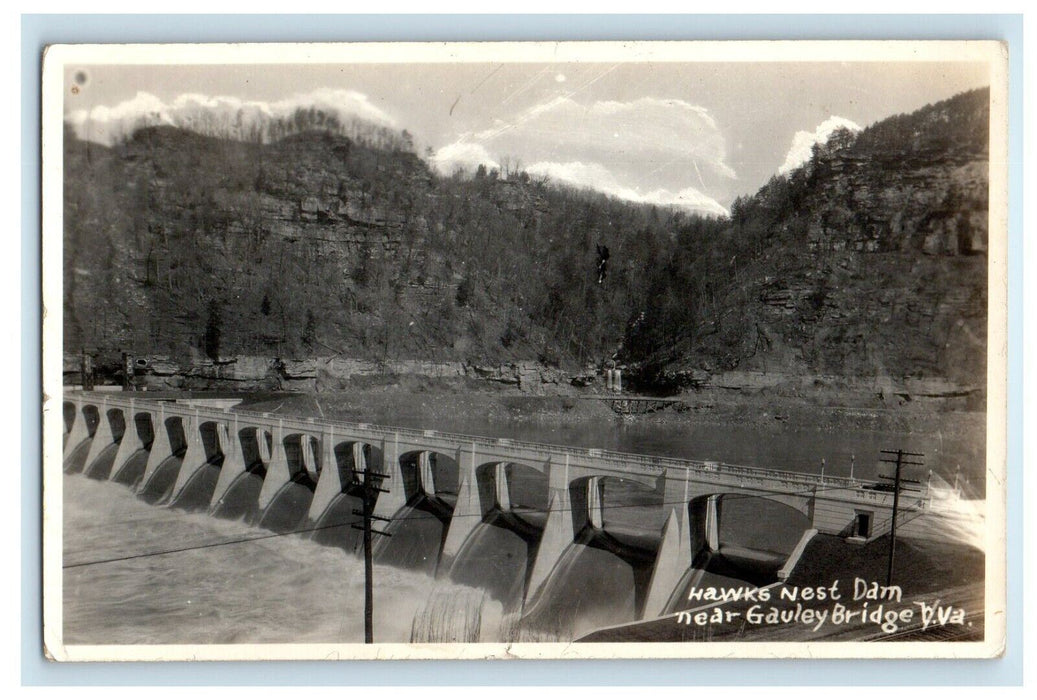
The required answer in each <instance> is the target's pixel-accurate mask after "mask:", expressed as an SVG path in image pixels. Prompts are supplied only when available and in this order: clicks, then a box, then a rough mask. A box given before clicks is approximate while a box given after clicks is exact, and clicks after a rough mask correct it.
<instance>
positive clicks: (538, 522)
mask: <svg viewBox="0 0 1037 700" xmlns="http://www.w3.org/2000/svg"><path fill="white" fill-rule="evenodd" d="M42 87H43V103H42V123H43V134H42V139H43V191H42V200H43V231H42V237H43V238H42V240H43V298H44V321H43V326H44V327H43V339H44V340H43V343H44V344H43V348H42V350H43V362H44V378H43V381H44V403H43V413H44V443H43V447H44V463H43V473H44V512H43V518H44V540H43V546H44V551H43V562H44V590H43V592H42V595H43V606H44V631H43V632H44V634H43V636H44V642H45V649H44V653H45V654H46V655H47V656H48V658H51V659H54V660H58V661H106V660H120V661H133V660H186V659H192V660H205V659H375V658H377V659H402V658H428V659H491V658H681V657H684V658H692V657H729V658H730V657H736V658H737V657H740V658H756V657H766V658H774V657H807V656H809V657H814V658H816V657H841V658H866V657H884V658H888V657H898V658H989V657H994V656H998V655H1000V654H1001V653H1003V651H1004V646H1005V616H1006V614H1009V613H1010V611H1008V610H1007V609H1006V595H1005V576H1006V559H1005V557H1006V553H1005V487H1004V484H1005V477H1006V469H1007V467H1006V406H1005V396H1006V337H1007V334H1006V323H1007V320H1006V269H1007V268H1006V250H1007V220H1008V218H1007V216H1008V214H1007V117H1006V101H1007V50H1006V48H1005V46H1004V45H1002V44H1000V43H997V42H989V41H868V42H851V41H827V42H798V41H788V42H785V41H777V42H737V41H736V42H604V43H598V42H562V43H466V44H449V43H445V44H444V43H438V44H432V43H427V44H421V43H414V44H409V43H396V44H388V43H385V44H379V43H370V44H242V45H215V44H197V45H187V44H185V45H157V44H156V45H143V44H141V45H132V44H127V45H58V46H51V47H49V48H48V50H47V51H46V52H45V55H44V57H43V86H42Z"/></svg>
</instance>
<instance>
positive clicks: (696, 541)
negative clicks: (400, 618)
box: [63, 393, 943, 641]
mask: <svg viewBox="0 0 1037 700" xmlns="http://www.w3.org/2000/svg"><path fill="white" fill-rule="evenodd" d="M63 422H64V429H65V433H64V438H63V445H64V462H63V467H64V471H65V473H67V474H82V475H83V476H85V477H87V478H89V479H93V480H99V481H110V482H115V483H118V484H122V485H124V486H126V487H128V488H129V489H130V490H131V491H132V493H134V494H136V496H137V498H138V499H139V500H140V501H143V502H145V503H147V504H151V505H152V506H162V507H166V508H167V509H168V510H169V512H180V513H184V516H185V517H186V516H187V515H188V514H190V517H196V515H197V516H200V515H203V514H204V515H206V517H208V516H211V517H213V518H215V519H218V520H220V521H224V522H232V521H236V522H237V523H238V524H240V526H248V527H258V528H263V529H265V530H268V531H270V532H272V533H280V534H292V533H297V534H296V537H299V538H305V539H306V540H308V542H309V543H311V544H312V545H313V546H319V548H320V549H321V551H325V550H326V551H328V552H329V553H337V555H338V556H343V554H342V551H343V550H344V552H346V553H347V554H345V556H347V557H349V556H352V555H353V554H355V553H358V552H359V546H360V542H359V540H360V534H359V532H358V531H357V530H356V529H354V528H353V527H352V526H353V525H355V524H357V523H359V522H360V521H361V516H359V515H357V514H356V511H357V510H358V509H359V508H360V507H361V504H362V486H363V481H362V479H363V477H362V476H361V475H362V474H364V473H365V472H366V473H370V474H374V475H380V477H379V476H376V477H375V481H376V482H377V484H378V486H379V487H380V488H382V489H384V492H382V493H380V494H379V495H378V497H377V500H376V501H375V504H374V513H375V515H377V516H378V517H380V518H384V519H385V522H384V523H382V525H383V526H384V530H385V531H386V532H387V533H388V534H390V535H391V537H380V538H377V539H376V542H375V548H374V560H375V563H376V565H378V566H380V567H383V568H386V567H387V568H390V569H394V570H399V571H409V572H413V574H415V575H421V576H427V577H431V579H432V580H434V581H435V582H436V583H435V585H434V586H433V589H432V590H431V591H428V590H425V591H423V592H422V594H421V598H422V601H423V602H422V604H420V605H418V606H417V608H416V610H415V612H414V613H413V614H412V616H411V618H410V619H408V620H407V621H406V622H407V626H409V627H410V634H411V637H412V640H413V641H510V640H512V639H514V640H530V641H533V640H548V641H553V640H563V641H568V640H572V639H575V638H578V637H580V636H582V635H584V634H587V633H589V632H592V631H594V630H596V629H599V628H602V627H607V626H610V625H618V624H623V623H628V622H634V621H637V620H646V619H653V618H657V617H659V616H662V615H667V614H671V613H674V612H676V611H679V610H682V609H685V608H686V607H688V605H687V602H686V601H687V592H688V590H689V589H690V588H692V587H695V586H705V585H721V584H722V583H724V582H730V583H739V584H752V585H755V586H763V585H768V584H771V583H774V582H778V581H782V580H785V579H787V578H788V576H789V575H790V573H791V572H792V570H793V569H794V568H795V566H796V564H797V561H798V559H799V557H800V555H801V554H802V552H803V550H804V548H805V547H806V545H807V543H809V542H810V540H811V539H812V538H813V537H814V536H815V535H817V533H824V534H828V535H838V536H843V537H847V538H850V537H852V538H856V539H858V540H859V541H863V542H868V541H872V540H874V539H876V538H878V537H881V536H883V535H885V534H887V533H888V532H889V528H890V516H891V512H892V510H891V509H892V501H893V495H892V494H891V493H889V492H888V491H884V490H882V489H880V488H877V487H876V484H875V483H872V482H867V481H862V480H855V479H847V478H840V477H823V476H814V475H808V474H800V473H792V472H782V471H774V470H767V469H763V468H749V467H740V466H734V465H726V464H720V463H714V462H700V461H692V460H681V459H672V458H662V457H648V456H643V455H634V454H624V453H618V452H610V451H605V450H597V449H582V448H571V447H561V446H554V445H546V444H540V443H534V442H520V441H515V440H509V439H505V438H481V437H475V436H469V435H460V434H453V433H444V432H437V431H431V430H414V429H405V428H392V427H384V426H374V425H369V424H365V423H346V422H335V421H325V420H318V419H314V418H293V417H287V416H280V415H273V414H267V413H258V412H249V411H241V410H228V409H226V408H221V407H212V406H205V405H198V404H194V405H191V404H189V403H177V402H173V401H159V400H153V399H141V398H136V397H133V398H130V397H127V396H126V395H117V396H113V395H107V394H100V393H77V394H70V395H67V396H66V399H65V402H64V404H63ZM942 502H943V501H941V500H940V499H939V498H936V497H934V494H933V493H931V492H930V490H929V489H925V488H921V489H919V490H918V491H914V492H909V493H906V494H905V495H903V496H902V499H901V504H900V505H901V508H902V515H901V516H900V519H898V524H897V528H898V531H899V532H900V533H902V534H904V535H906V536H910V535H911V534H912V533H914V534H916V535H917V536H927V534H928V533H929V532H930V531H931V530H932V522H933V519H934V518H935V519H937V520H938V519H939V517H940V512H938V511H939V507H938V506H940V504H941V503H942ZM236 526H237V525H236ZM322 556H323V555H322ZM300 565H302V566H305V564H304V563H303V564H300ZM347 578H348V580H347ZM354 578H355V577H346V578H343V580H341V581H339V580H334V581H328V582H327V583H326V585H327V586H331V587H339V586H350V587H353V586H355V585H356V582H355V581H354V580H353V579H354ZM376 585H382V584H381V583H380V582H379V583H377V584H376ZM385 585H390V584H385ZM354 590H355V589H354ZM459 591H460V592H459ZM491 610H494V611H497V612H495V613H493V615H491V614H490V612H489V611H491ZM491 618H493V619H494V620H495V622H493V623H492V624H491V623H490V622H489V620H490V619H491ZM495 626H496V627H499V629H498V628H494V629H492V630H490V631H489V632H488V631H487V630H488V629H489V628H490V627H495ZM487 634H490V635H491V636H493V637H494V638H490V639H487V638H485V635H487Z"/></svg>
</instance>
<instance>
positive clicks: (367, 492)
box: [350, 469, 392, 644]
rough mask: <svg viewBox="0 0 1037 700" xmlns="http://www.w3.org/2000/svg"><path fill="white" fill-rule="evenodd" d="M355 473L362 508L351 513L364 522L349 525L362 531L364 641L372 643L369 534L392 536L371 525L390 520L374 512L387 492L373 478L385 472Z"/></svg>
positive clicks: (371, 574) (379, 478) (371, 581)
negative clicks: (359, 480) (360, 481)
mask: <svg viewBox="0 0 1037 700" xmlns="http://www.w3.org/2000/svg"><path fill="white" fill-rule="evenodd" d="M354 473H355V474H358V475H362V476H363V478H364V480H363V483H362V487H363V500H364V508H363V510H357V509H355V508H354V509H353V515H361V516H363V518H364V524H363V525H361V526H358V525H357V524H356V523H353V524H352V525H350V527H352V528H353V529H354V530H363V531H364V643H365V644H372V643H374V562H373V560H372V558H371V535H372V534H378V535H384V536H386V537H392V535H391V534H389V533H388V532H383V531H381V530H375V529H374V528H372V527H371V521H372V520H381V521H383V522H390V521H391V520H392V519H391V518H383V517H380V516H377V515H375V514H374V502H375V499H376V498H378V494H379V493H388V492H389V490H388V489H383V488H381V487H379V486H376V485H375V481H374V480H375V479H378V480H379V482H378V483H381V481H380V480H381V479H388V478H389V476H388V475H387V474H377V473H372V472H370V471H368V470H366V469H365V470H364V471H362V472H354Z"/></svg>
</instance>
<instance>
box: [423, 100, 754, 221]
mask: <svg viewBox="0 0 1037 700" xmlns="http://www.w3.org/2000/svg"><path fill="white" fill-rule="evenodd" d="M490 154H493V155H492V156H491V155H490ZM504 156H507V157H509V158H511V159H513V160H517V161H519V162H521V163H533V164H535V165H532V166H527V167H525V168H524V169H525V170H528V171H529V172H531V173H536V174H547V175H550V176H551V177H553V178H555V179H557V180H560V181H563V182H568V183H570V184H573V185H576V186H579V187H589V188H592V189H596V190H600V191H602V192H606V193H608V194H612V195H615V196H617V197H621V198H623V199H627V200H630V201H634V202H646V203H652V204H661V205H666V206H678V207H681V208H684V209H687V210H689V211H698V212H705V213H710V214H726V213H727V211H726V209H724V207H722V206H721V205H720V204H718V203H717V202H716V200H714V199H713V198H711V197H709V196H708V195H706V194H704V192H706V191H709V190H710V189H720V188H724V187H726V186H728V185H729V184H730V183H731V181H732V180H736V179H737V175H736V174H735V172H734V170H733V169H732V168H731V167H730V166H729V165H728V163H727V147H726V142H725V139H724V135H723V133H722V132H721V131H720V128H719V127H718V126H717V123H716V121H715V120H714V119H713V117H712V115H711V114H710V113H709V111H708V110H707V109H705V108H704V107H700V106H697V105H693V104H691V103H689V102H686V101H684V100H677V99H671V100H667V99H658V98H653V97H642V98H639V99H636V100H632V101H628V102H620V101H616V100H602V101H597V102H590V103H587V104H581V103H579V102H577V101H576V100H574V99H573V98H572V97H571V96H567V95H563V96H558V97H555V98H553V99H550V100H547V101H545V102H541V103H539V104H536V105H533V106H532V107H529V108H528V109H525V110H524V111H521V112H519V113H518V114H516V115H514V116H512V117H510V118H505V117H501V118H498V119H495V120H494V122H493V124H492V125H491V126H490V127H489V128H485V129H482V130H481V131H475V132H474V133H467V134H464V135H462V136H461V137H460V138H458V139H457V140H456V141H455V142H454V143H451V144H449V145H447V146H444V147H443V148H441V149H439V151H438V152H437V153H436V155H435V156H434V157H433V162H434V163H435V164H436V165H437V167H439V169H440V170H441V171H446V172H449V171H452V170H453V168H454V167H456V164H458V163H459V164H461V165H463V166H465V167H467V168H471V167H474V166H475V165H476V164H478V163H485V164H486V165H487V167H492V166H491V163H492V164H493V165H495V164H496V162H498V161H499V160H500V159H501V158H502V157H504ZM675 183H676V184H677V185H678V186H677V187H675V186H674V185H675Z"/></svg>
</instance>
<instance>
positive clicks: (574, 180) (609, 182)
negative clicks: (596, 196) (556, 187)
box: [526, 161, 728, 216]
mask: <svg viewBox="0 0 1037 700" xmlns="http://www.w3.org/2000/svg"><path fill="white" fill-rule="evenodd" d="M526 170H527V171H528V172H529V173H531V174H533V175H547V176H548V177H550V178H552V179H554V180H557V181H560V182H564V183H566V184H569V185H572V186H574V187H586V188H590V189H593V190H597V191H599V192H604V193H605V194H609V195H612V196H614V197H618V198H620V199H625V200H627V201H630V202H637V203H640V204H655V205H657V206H666V207H678V208H681V209H684V210H685V211H689V212H692V213H696V214H708V215H711V216H727V214H728V211H727V209H725V208H724V207H723V206H721V205H720V203H719V202H717V201H716V200H715V199H713V198H712V197H710V196H708V195H706V194H703V193H702V192H700V191H699V190H697V189H695V188H694V187H686V188H684V189H682V190H680V191H678V192H673V191H671V190H668V189H665V188H659V189H654V190H651V191H650V192H646V193H641V192H640V191H638V190H637V189H635V188H631V187H627V186H624V185H623V184H621V183H620V182H619V181H618V180H617V179H616V176H615V175H613V173H612V172H611V171H610V170H609V169H608V168H606V167H605V166H603V165H601V164H599V163H583V162H579V161H574V162H568V163H557V162H550V161H542V162H539V163H533V164H532V165H530V166H529V167H528V168H526Z"/></svg>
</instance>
